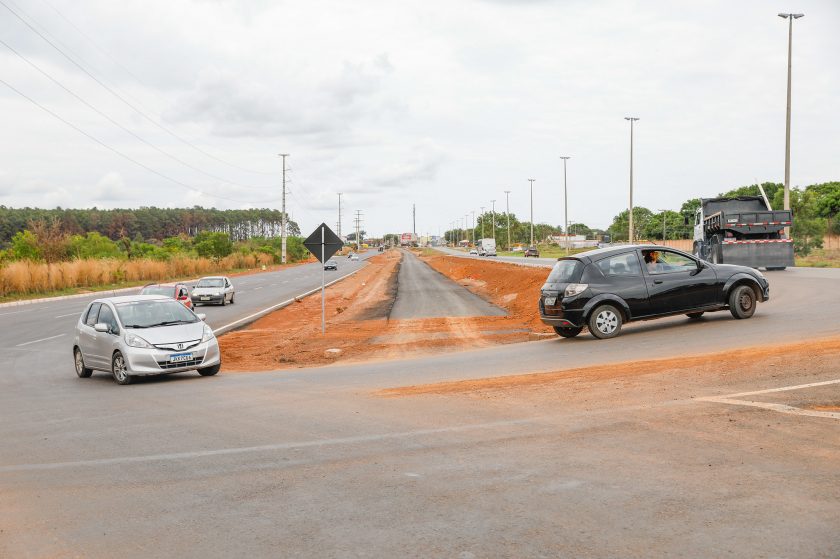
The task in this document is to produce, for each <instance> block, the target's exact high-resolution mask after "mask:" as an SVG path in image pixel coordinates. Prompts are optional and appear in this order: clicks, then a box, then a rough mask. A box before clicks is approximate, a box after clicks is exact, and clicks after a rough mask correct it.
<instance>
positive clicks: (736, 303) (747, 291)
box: [729, 285, 756, 319]
mask: <svg viewBox="0 0 840 559" xmlns="http://www.w3.org/2000/svg"><path fill="white" fill-rule="evenodd" d="M755 307H756V299H755V291H753V290H752V287H750V286H748V285H739V286H738V287H736V288H735V289H733V290H732V293H730V294H729V312H731V313H732V316H734V317H735V318H738V319H743V318H749V317H751V316H752V315H753V314H755Z"/></svg>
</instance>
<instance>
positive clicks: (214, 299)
mask: <svg viewBox="0 0 840 559" xmlns="http://www.w3.org/2000/svg"><path fill="white" fill-rule="evenodd" d="M224 298H225V296H224V295H193V304H195V303H202V304H204V303H221V302H222V301H223V300H224Z"/></svg>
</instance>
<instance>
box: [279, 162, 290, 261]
mask: <svg viewBox="0 0 840 559" xmlns="http://www.w3.org/2000/svg"><path fill="white" fill-rule="evenodd" d="M280 157H282V158H283V210H282V212H283V213H282V215H281V216H280V218H281V219H282V221H281V222H280V223H281V225H280V263H281V264H285V263H286V222H287V221H288V220H287V219H286V158H287V157H289V154H288V153H281V154H280Z"/></svg>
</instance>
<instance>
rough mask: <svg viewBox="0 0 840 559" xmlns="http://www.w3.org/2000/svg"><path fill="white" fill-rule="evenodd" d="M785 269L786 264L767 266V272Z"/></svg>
mask: <svg viewBox="0 0 840 559" xmlns="http://www.w3.org/2000/svg"><path fill="white" fill-rule="evenodd" d="M786 269H787V266H774V267H772V268H767V271H768V272H775V271H779V270H786Z"/></svg>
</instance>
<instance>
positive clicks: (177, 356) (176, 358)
mask: <svg viewBox="0 0 840 559" xmlns="http://www.w3.org/2000/svg"><path fill="white" fill-rule="evenodd" d="M192 359H193V354H192V353H173V354H172V355H170V356H169V362H170V363H181V362H182V361H192Z"/></svg>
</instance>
